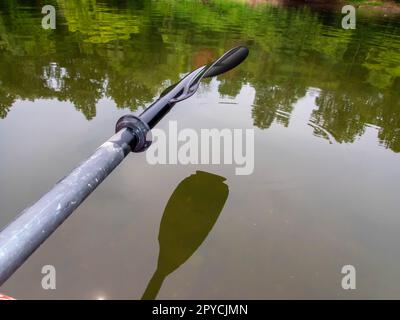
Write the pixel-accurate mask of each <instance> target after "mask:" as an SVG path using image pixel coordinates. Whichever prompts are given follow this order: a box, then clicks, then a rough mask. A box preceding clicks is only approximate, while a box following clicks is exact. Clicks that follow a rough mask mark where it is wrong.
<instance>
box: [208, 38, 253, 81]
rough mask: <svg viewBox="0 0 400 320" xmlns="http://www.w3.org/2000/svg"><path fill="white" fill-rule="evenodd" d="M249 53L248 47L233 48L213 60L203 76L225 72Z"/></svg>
mask: <svg viewBox="0 0 400 320" xmlns="http://www.w3.org/2000/svg"><path fill="white" fill-rule="evenodd" d="M248 55H249V49H247V48H246V47H243V46H239V47H236V48H233V49H231V50H229V51H228V52H226V53H225V54H224V55H223V56H222V57H220V58H219V59H218V60H217V61H215V62H214V63H213V64H212V66H211V68H210V69H209V70H207V72H206V73H205V74H204V76H203V77H204V78H210V77H215V76H218V75H220V74H222V73H225V72H227V71H229V70H231V69H233V68H235V67H236V66H238V65H239V64H241V63H242V62H243V61H244V60H245V59H246V58H247V56H248Z"/></svg>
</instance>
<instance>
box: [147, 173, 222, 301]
mask: <svg viewBox="0 0 400 320" xmlns="http://www.w3.org/2000/svg"><path fill="white" fill-rule="evenodd" d="M224 181H225V178H224V177H221V176H217V175H214V174H211V173H208V172H203V171H197V172H196V174H193V175H191V176H189V177H187V178H186V179H184V180H183V181H182V182H181V183H180V184H179V185H178V187H177V188H176V189H175V191H174V193H173V194H172V195H171V198H170V199H169V201H168V203H167V206H166V207H165V210H164V215H163V217H162V219H161V224H160V231H159V235H158V241H159V244H160V252H159V256H158V264H157V270H156V271H155V273H154V275H153V277H152V278H151V280H150V282H149V284H148V286H147V289H146V291H145V292H144V294H143V297H142V299H155V298H156V296H157V294H158V292H159V290H160V288H161V285H162V283H163V281H164V279H165V278H166V277H167V276H168V275H169V274H171V273H172V272H174V271H175V270H176V269H178V268H179V267H180V266H181V265H182V264H183V263H184V262H185V261H186V260H188V259H189V258H190V257H191V256H192V255H193V253H194V252H195V251H196V250H197V248H198V247H199V246H200V245H201V244H202V243H203V241H204V240H205V239H206V238H207V235H208V234H209V233H210V231H211V229H212V227H213V226H214V224H215V222H216V221H217V219H218V216H219V214H220V213H221V211H222V208H223V207H224V205H225V202H226V199H227V198H228V194H229V189H228V186H227V185H226V184H225V183H224Z"/></svg>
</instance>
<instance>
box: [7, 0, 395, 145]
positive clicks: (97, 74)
mask: <svg viewBox="0 0 400 320" xmlns="http://www.w3.org/2000/svg"><path fill="white" fill-rule="evenodd" d="M278 2H280V3H283V4H284V5H285V6H284V7H274V6H270V5H255V4H256V3H258V1H248V3H246V2H242V1H229V0H227V1H219V0H209V1H190V2H188V1H175V2H174V4H173V5H171V0H160V1H156V2H154V1H150V0H141V1H139V2H137V1H117V2H116V1H112V2H106V1H96V0H87V1H79V0H68V1H67V0H58V1H55V0H53V1H50V0H49V1H48V2H47V3H48V4H54V5H55V6H56V7H57V9H58V10H57V15H58V16H57V21H58V25H57V29H56V30H54V31H48V30H43V29H42V28H41V18H42V16H41V14H40V11H41V6H42V5H41V2H40V1H39V2H34V1H30V2H26V1H22V0H21V1H18V0H8V1H2V2H1V3H0V117H1V118H5V117H6V116H7V113H8V112H9V110H10V108H11V107H12V105H13V103H14V102H15V101H16V100H18V99H29V100H34V99H39V98H56V99H58V100H60V101H70V102H72V103H73V104H74V106H75V108H76V109H78V110H80V111H81V112H82V113H83V114H84V115H85V116H86V117H87V119H91V118H93V117H95V115H96V104H97V102H98V101H99V100H100V99H101V98H103V97H108V98H110V99H112V100H113V101H115V103H116V104H117V107H119V108H122V107H128V108H130V109H131V110H136V109H137V108H139V107H143V106H144V105H146V104H147V103H150V102H151V101H152V100H153V98H154V97H156V96H158V94H159V93H160V92H161V91H162V89H164V88H167V87H168V86H169V85H170V84H171V83H175V82H177V81H178V79H179V77H180V73H181V72H185V71H188V70H192V69H194V67H197V66H200V65H203V64H206V63H208V62H210V61H212V60H213V59H214V58H216V57H218V56H219V55H220V54H221V52H223V51H225V50H226V49H228V48H231V47H233V46H235V45H237V44H243V45H246V46H247V47H249V48H250V52H251V54H250V56H249V57H248V59H247V61H246V64H245V65H243V66H241V67H239V68H237V69H235V70H232V71H231V72H230V73H228V74H226V75H224V76H223V77H220V79H219V80H220V83H219V85H218V91H219V93H220V94H221V95H222V96H230V97H235V96H236V95H238V93H239V92H240V90H241V89H242V87H243V85H245V84H246V85H250V86H251V87H252V88H254V89H255V101H254V103H253V104H254V107H253V110H252V117H253V120H254V125H255V126H257V127H259V128H262V129H268V128H269V127H270V126H271V124H272V123H274V122H277V123H280V124H282V125H284V126H288V125H289V123H290V114H291V113H292V111H293V106H294V104H295V103H296V102H297V101H298V100H299V99H301V98H302V97H304V95H305V94H306V92H307V90H308V89H309V88H317V89H319V92H320V94H319V96H318V97H317V98H316V101H315V104H316V106H317V109H316V110H314V112H313V114H312V119H309V120H312V121H313V123H315V124H316V125H318V126H319V127H322V128H324V129H325V130H326V131H328V132H330V133H331V134H332V136H333V137H334V138H335V139H336V140H337V141H338V142H345V143H349V142H353V141H355V140H356V139H357V138H358V137H360V136H361V135H363V134H364V132H365V125H366V124H373V125H375V126H378V127H379V129H378V130H379V132H378V139H379V140H380V143H381V144H382V145H384V146H385V147H387V148H390V149H391V150H393V151H394V152H400V130H398V128H399V124H400V67H399V66H400V38H399V37H398V35H399V34H400V19H399V17H398V16H397V17H396V16H394V17H392V18H391V17H386V18H384V17H382V16H374V15H370V16H367V17H364V16H363V14H362V12H360V13H358V19H357V29H356V30H352V31H349V30H343V29H342V28H341V27H340V25H341V19H342V15H341V14H340V10H336V9H332V10H329V8H325V9H324V10H322V11H318V10H315V7H314V9H310V7H303V6H299V7H297V6H296V7H291V6H292V5H293V3H301V4H303V3H304V1H278ZM320 2H321V3H322V1H320ZM27 3H28V4H27ZM307 3H308V1H307ZM253 4H254V5H253ZM335 6H336V5H335ZM221 14H222V15H223V17H224V18H223V19H222V18H221ZM244 17H245V18H244ZM249 103H251V102H250V101H249ZM282 114H283V115H284V116H282ZM319 136H320V137H322V138H326V136H324V135H319Z"/></svg>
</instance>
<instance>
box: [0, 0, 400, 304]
mask: <svg viewBox="0 0 400 320" xmlns="http://www.w3.org/2000/svg"><path fill="white" fill-rule="evenodd" d="M49 2H50V3H53V4H54V5H55V6H56V8H57V29H56V30H43V29H42V28H41V19H42V15H41V7H40V6H39V5H37V4H35V3H36V2H34V1H28V2H27V1H15V0H12V1H6V2H2V3H1V4H0V117H1V119H0V154H1V157H0V161H1V162H0V164H1V165H0V182H1V183H0V227H3V226H5V225H6V224H7V223H9V222H10V221H11V220H12V219H13V218H14V217H16V216H17V214H18V213H19V212H20V211H21V210H23V209H24V208H25V207H26V206H28V205H29V204H30V203H32V202H33V201H35V200H36V199H38V198H39V197H40V196H41V195H42V194H43V193H44V192H46V191H47V190H48V189H49V188H50V187H51V186H52V185H53V184H54V183H55V182H56V181H58V180H59V179H60V178H61V177H63V176H64V175H65V174H66V173H67V172H69V171H70V170H71V169H72V168H73V167H74V166H76V165H77V164H78V163H79V162H80V161H82V160H83V159H84V158H85V157H87V156H88V155H89V154H90V153H91V152H92V151H93V150H94V149H95V148H96V147H97V146H98V145H100V144H101V143H102V142H103V141H104V140H106V139H107V138H108V137H109V136H110V135H111V134H112V133H113V128H114V125H115V122H116V120H117V119H118V118H119V117H120V116H122V115H123V114H126V113H128V112H134V113H138V112H140V110H142V108H143V107H145V106H146V105H148V104H149V103H151V102H152V101H153V100H154V99H155V98H156V97H157V96H158V94H159V93H160V92H161V91H162V90H163V89H164V88H165V87H167V86H168V85H169V84H171V83H173V82H175V81H177V80H178V79H179V78H180V77H181V76H182V75H183V74H184V73H185V72H188V71H190V70H191V69H193V68H195V67H197V66H200V65H202V64H204V63H207V62H208V61H210V60H211V59H213V58H216V57H217V56H219V55H220V54H222V53H223V52H224V51H226V50H227V49H229V48H231V47H233V46H235V45H238V44H242V45H246V46H248V47H249V49H250V55H249V57H248V59H247V60H246V62H245V63H244V64H243V65H241V66H240V67H238V68H237V69H235V70H234V71H232V72H230V73H228V74H226V75H224V76H220V77H218V78H217V79H213V80H211V81H208V82H206V83H204V84H203V85H202V86H201V88H200V90H199V92H198V93H197V94H196V95H195V96H194V97H192V98H191V99H190V100H186V101H184V102H182V103H180V104H179V105H177V106H176V108H175V109H174V110H173V111H172V112H171V113H169V114H168V115H167V117H166V118H165V119H164V120H163V121H162V122H161V123H160V124H159V127H160V128H164V129H167V128H168V120H175V121H177V122H178V127H179V128H186V127H189V128H194V129H196V130H200V129H201V128H219V129H222V128H254V129H255V172H254V174H253V175H250V176H236V175H235V174H234V173H235V170H234V167H233V166H230V165H225V166H217V165H212V166H205V165H199V166H195V165H189V166H182V165H178V166H175V165H171V166H167V165H166V166H151V165H149V164H148V163H147V162H146V158H145V155H144V154H135V155H131V156H129V157H128V158H127V159H126V161H125V162H124V163H123V164H122V165H121V166H120V167H119V168H118V169H117V170H116V171H115V172H114V173H113V174H112V175H111V176H110V177H109V178H108V179H107V180H106V181H105V182H104V183H103V184H102V185H101V186H100V187H99V189H98V190H96V192H94V193H93V195H91V196H90V197H89V198H88V199H87V200H86V201H85V203H84V204H83V205H82V206H81V207H80V208H79V209H78V210H77V211H76V212H75V213H74V214H73V215H72V216H71V217H70V218H69V219H68V220H67V221H66V222H65V223H64V224H63V225H62V226H61V227H60V228H59V230H57V232H56V233H54V235H53V236H52V237H51V238H49V239H48V241H47V242H46V243H45V244H44V245H43V246H42V247H41V248H40V249H39V250H38V251H37V252H36V253H35V254H34V255H33V256H32V257H31V258H30V259H29V260H28V261H27V262H26V263H25V265H24V266H23V267H22V268H21V269H20V270H18V272H16V273H15V275H14V276H13V277H12V278H10V280H9V281H8V282H7V283H6V284H5V285H4V286H3V287H2V288H1V292H3V293H7V294H8V295H11V296H14V297H16V298H20V299H23V298H37V299H45V298H53V299H62V298H66V299H69V298H87V299H96V298H121V299H139V298H141V297H142V296H143V294H144V292H145V290H146V288H148V286H149V285H150V284H149V281H150V279H151V278H152V276H153V274H154V272H155V271H156V268H157V262H158V257H159V245H160V246H162V245H163V244H162V243H163V242H162V240H161V239H162V238H163V236H162V234H166V235H170V234H171V235H174V234H175V235H176V234H177V235H180V236H181V237H183V240H182V241H185V239H186V241H187V243H188V246H189V247H179V246H176V247H175V249H174V247H172V248H171V247H168V250H167V252H168V257H170V258H171V261H179V263H175V264H174V268H172V269H171V268H170V269H168V272H170V273H169V274H168V275H167V276H166V277H165V279H164V280H163V283H162V286H161V288H160V289H159V290H158V291H157V290H155V291H156V292H157V298H164V299H180V298H182V299H185V298H189V299H202V298H227V299H245V298H260V299H268V298H398V297H399V296H400V277H398V271H399V270H400V249H399V246H398V243H399V242H400V235H399V232H398V230H399V228H400V216H399V212H400V210H399V209H400V205H399V197H398V190H399V189H400V154H399V152H400V102H399V101H400V100H399V98H400V19H399V18H398V17H396V16H393V17H383V16H374V15H367V16H364V15H360V16H358V20H357V29H356V30H343V29H341V27H340V26H341V15H340V12H335V11H332V9H331V10H330V11H320V10H319V11H317V10H314V9H312V8H309V7H290V6H285V7H274V6H270V5H263V4H261V5H253V6H251V5H248V4H246V3H245V2H240V1H219V0H213V1H207V2H200V1H164V0H161V1H135V2H133V1H118V2H111V1H110V2H109V3H107V2H105V1H94V0H87V1H75V0H68V1H64V0H59V1H49ZM197 171H203V172H205V173H204V174H205V175H209V176H210V177H215V176H219V177H221V179H222V180H224V179H225V180H224V182H223V185H225V186H226V187H227V188H228V189H229V194H228V193H227V194H226V195H222V196H221V199H219V201H220V202H221V203H223V206H222V208H221V209H218V210H217V211H215V213H212V214H211V213H210V214H209V216H210V220H209V221H206V222H207V223H208V224H207V223H206V224H205V225H206V226H207V228H204V230H205V231H206V232H204V234H201V236H199V237H198V239H199V240H196V238H190V237H189V235H188V234H190V232H186V233H185V232H184V230H187V231H190V230H193V229H192V228H193V221H196V220H195V219H196V218H190V219H185V218H187V217H191V214H194V213H193V212H197V211H193V210H192V209H190V207H187V206H184V205H181V206H180V205H179V203H180V202H181V203H182V204H184V203H185V201H187V193H188V192H189V191H190V188H189V189H187V190H186V191H185V190H182V188H183V189H185V187H184V186H185V185H186V184H185V183H184V182H185V181H188V179H189V180H190V181H191V179H192V178H191V177H193V175H196V174H198V173H196V172H197ZM198 181H200V182H199V183H200V185H198V188H199V189H198V190H207V187H208V186H209V183H210V182H207V181H208V180H207V179H199V180H198ZM220 183H222V182H220ZM182 186H183V187H182ZM174 190H181V191H182V192H179V193H177V192H174ZM224 197H226V201H225V200H224ZM200 198H201V197H200ZM171 199H173V203H174V206H172V207H171V206H167V204H168V203H169V201H172V200H171ZM202 201H203V202H204V200H202ZM224 201H225V202H224ZM168 208H170V210H167V209H168ZM171 208H172V209H174V208H175V209H174V210H175V211H179V212H180V213H181V215H179V214H177V213H179V212H173V211H174V210H171ZM199 208H202V207H201V206H200V205H199ZM218 208H219V207H218ZM189 209H190V210H189ZM210 210H211V209H210ZM166 212H170V214H169V215H172V217H173V220H168V221H169V223H164V224H163V223H162V221H165V220H164V219H165V215H166ZM199 212H201V210H199ZM210 212H211V211H210ZM213 212H214V211H213ZM180 216H182V218H181V219H180V220H179V217H180ZM163 217H164V218H163ZM193 217H194V216H193ZM196 217H197V218H198V216H196ZM174 219H176V220H174ZM171 221H173V222H176V225H175V223H171ZM160 223H161V225H160ZM210 226H211V227H210ZM201 230H202V229H201ZM159 234H160V243H159V239H158V237H159ZM185 237H186V238H185ZM164 238H165V236H164ZM167 238H168V237H167ZM200 240H201V241H200ZM179 241H180V240H179ZM179 241H178V243H179ZM196 241H197V242H196ZM166 242H168V241H166ZM191 243H196V245H195V246H194V245H193V246H191ZM188 248H189V249H188ZM191 248H193V249H194V250H192V249H191ZM185 250H186V251H185ZM187 250H189V251H187ZM163 252H165V251H163ZM189 253H190V254H189ZM160 254H161V253H160ZM188 255H189V257H187V256H188ZM180 257H185V258H186V260H184V259H183V258H180ZM174 259H175V260H174ZM182 260H184V261H182ZM47 264H51V265H54V266H55V267H56V270H57V289H56V290H50V291H45V290H43V289H42V288H41V285H40V281H41V277H42V275H41V273H40V271H41V268H42V266H43V265H47ZM347 264H351V265H354V266H355V267H356V269H357V290H355V291H344V290H342V289H341V285H340V283H341V278H342V275H341V273H340V271H341V268H342V266H344V265H347ZM165 273H166V272H165ZM150 287H151V286H150Z"/></svg>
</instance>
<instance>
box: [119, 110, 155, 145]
mask: <svg viewBox="0 0 400 320" xmlns="http://www.w3.org/2000/svg"><path fill="white" fill-rule="evenodd" d="M124 128H127V129H129V130H130V131H131V132H132V133H133V134H134V135H135V136H136V141H135V142H134V144H132V145H131V150H132V152H143V151H146V150H147V149H148V148H149V147H150V145H151V142H152V141H151V131H150V127H149V126H148V124H147V123H146V122H145V121H143V120H142V119H140V118H139V117H136V116H134V115H131V114H127V115H125V116H122V117H121V118H119V120H118V121H117V124H116V126H115V132H118V131H120V130H122V129H124Z"/></svg>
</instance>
